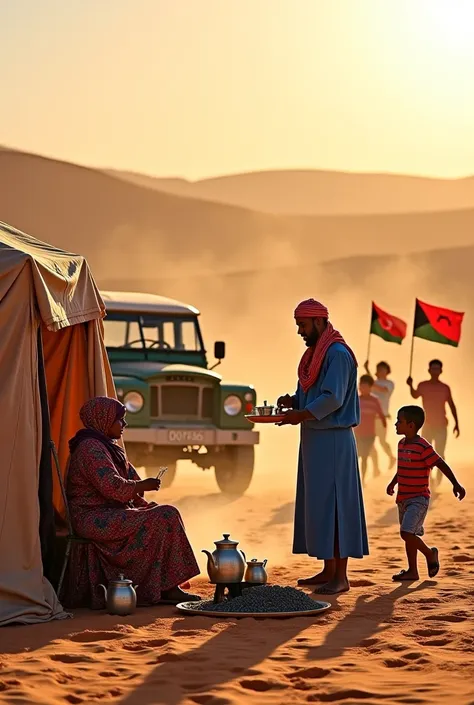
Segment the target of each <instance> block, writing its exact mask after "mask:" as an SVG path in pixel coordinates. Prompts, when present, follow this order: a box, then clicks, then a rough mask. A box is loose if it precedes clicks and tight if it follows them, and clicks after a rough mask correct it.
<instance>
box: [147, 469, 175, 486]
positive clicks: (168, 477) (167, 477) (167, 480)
mask: <svg viewBox="0 0 474 705" xmlns="http://www.w3.org/2000/svg"><path fill="white" fill-rule="evenodd" d="M159 472H160V466H159V465H156V466H155V465H147V466H146V467H145V475H146V476H147V477H156V476H157V475H158V473H159ZM175 476H176V463H168V471H167V472H165V474H164V475H163V477H162V478H161V488H160V489H162V490H166V489H167V488H168V487H171V485H172V484H173V480H174V478H175Z"/></svg>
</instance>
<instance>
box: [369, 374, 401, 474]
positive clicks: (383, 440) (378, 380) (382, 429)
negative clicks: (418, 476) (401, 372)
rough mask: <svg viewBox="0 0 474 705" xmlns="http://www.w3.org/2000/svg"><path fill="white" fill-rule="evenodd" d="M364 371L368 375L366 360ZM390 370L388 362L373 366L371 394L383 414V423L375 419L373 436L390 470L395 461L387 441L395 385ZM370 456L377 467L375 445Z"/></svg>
mask: <svg viewBox="0 0 474 705" xmlns="http://www.w3.org/2000/svg"><path fill="white" fill-rule="evenodd" d="M365 371H366V372H367V374H368V375H370V370H369V361H368V360H367V362H366V363H365ZM391 371H392V370H391V369H390V365H389V364H388V362H383V361H382V362H379V363H378V365H377V367H376V368H375V382H374V386H373V387H372V394H373V395H374V396H375V397H377V399H378V400H379V402H380V406H381V407H382V411H383V413H384V416H385V423H383V422H382V420H381V419H379V418H377V419H376V420H375V437H376V438H377V439H378V441H379V443H380V445H381V446H382V450H383V451H384V452H385V454H386V455H387V457H388V461H389V465H388V467H389V469H390V470H391V469H392V468H393V466H394V465H395V462H396V458H395V455H394V454H393V451H392V448H391V446H390V443H388V441H387V421H388V420H389V419H390V398H391V396H392V394H393V390H394V389H395V385H394V383H393V382H392V380H391V379H388V376H389V374H390V373H391ZM370 457H371V459H372V463H373V466H374V468H378V455H377V449H376V448H375V446H374V447H373V448H372V451H371V453H370Z"/></svg>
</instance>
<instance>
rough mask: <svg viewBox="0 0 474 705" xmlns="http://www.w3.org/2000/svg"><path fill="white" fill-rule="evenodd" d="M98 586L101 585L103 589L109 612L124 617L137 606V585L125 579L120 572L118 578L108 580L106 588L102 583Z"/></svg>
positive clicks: (131, 612)
mask: <svg viewBox="0 0 474 705" xmlns="http://www.w3.org/2000/svg"><path fill="white" fill-rule="evenodd" d="M98 587H101V588H102V589H103V591H104V595H105V601H106V603H107V612H108V613H109V614H116V615H119V616H120V617H125V616H126V615H127V614H133V613H134V611H135V607H136V606H137V593H136V592H135V590H136V589H137V587H138V585H132V581H131V580H127V579H126V578H124V576H123V575H122V574H120V575H119V579H118V580H110V581H109V587H108V588H106V587H105V585H102V584H100V585H99V586H98Z"/></svg>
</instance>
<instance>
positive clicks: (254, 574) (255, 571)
mask: <svg viewBox="0 0 474 705" xmlns="http://www.w3.org/2000/svg"><path fill="white" fill-rule="evenodd" d="M266 565H267V559H266V558H265V560H264V561H257V559H256V558H252V560H251V561H247V570H246V571H245V577H244V580H245V582H246V583H255V584H259V585H265V583H266V582H267V580H268V575H267V571H266V570H265V566H266Z"/></svg>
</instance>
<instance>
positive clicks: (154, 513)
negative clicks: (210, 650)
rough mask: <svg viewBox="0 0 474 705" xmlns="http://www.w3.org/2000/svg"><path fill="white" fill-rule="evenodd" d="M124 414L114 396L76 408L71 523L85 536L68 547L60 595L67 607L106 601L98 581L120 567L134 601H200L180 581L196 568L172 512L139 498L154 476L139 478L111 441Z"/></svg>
mask: <svg viewBox="0 0 474 705" xmlns="http://www.w3.org/2000/svg"><path fill="white" fill-rule="evenodd" d="M125 414H126V409H125V407H124V406H123V404H121V403H120V402H118V401H117V400H116V399H109V398H108V397H96V398H95V399H91V400H90V401H88V402H87V403H86V404H84V406H83V407H82V409H81V411H80V417H81V421H82V422H83V424H84V426H85V428H83V429H81V430H80V431H79V432H78V433H77V434H76V435H75V436H74V438H72V439H71V441H70V442H69V448H70V452H71V456H70V462H69V471H68V477H67V496H68V503H69V511H70V514H71V521H72V525H73V528H74V531H75V532H76V533H77V535H78V536H79V537H81V538H84V539H89V540H90V541H91V543H88V544H81V543H79V544H78V545H76V546H75V550H74V551H72V555H71V560H70V563H69V569H68V578H67V580H66V583H65V598H64V603H65V604H67V605H68V606H70V607H80V606H87V607H92V608H102V607H104V596H103V594H102V593H101V591H100V590H98V589H97V586H98V585H99V583H105V584H107V582H108V581H109V580H114V579H117V578H118V576H119V574H120V573H123V574H124V575H125V577H126V578H128V579H130V580H132V581H133V584H134V585H138V588H137V602H138V604H139V605H154V604H159V603H168V604H175V603H177V602H181V601H183V600H199V599H200V598H199V597H198V596H196V595H189V594H187V593H185V592H184V591H183V590H181V588H180V587H179V586H180V585H182V584H183V583H185V582H186V581H187V580H189V579H190V578H192V577H194V576H196V575H198V574H199V568H198V565H197V563H196V559H195V557H194V554H193V551H192V548H191V546H190V544H189V541H188V539H187V537H186V533H185V530H184V526H183V523H182V520H181V517H180V514H179V512H178V510H177V509H175V507H171V506H167V505H158V504H156V503H155V502H146V501H145V500H144V499H143V493H144V492H147V491H151V490H158V489H159V487H160V481H159V480H157V479H155V478H148V479H146V480H141V479H140V477H139V475H138V473H137V472H136V470H135V468H134V467H133V466H132V465H130V463H129V462H128V460H127V458H126V456H125V453H124V451H123V449H122V448H121V446H119V445H118V444H117V442H116V441H117V439H119V438H120V437H121V435H122V433H123V429H124V427H125V426H126V425H127V424H126V422H125Z"/></svg>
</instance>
